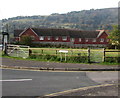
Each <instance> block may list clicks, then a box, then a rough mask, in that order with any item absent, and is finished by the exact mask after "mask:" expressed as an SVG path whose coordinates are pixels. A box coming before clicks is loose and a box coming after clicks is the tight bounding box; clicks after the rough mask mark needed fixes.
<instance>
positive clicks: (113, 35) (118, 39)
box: [109, 25, 120, 49]
mask: <svg viewBox="0 0 120 98" xmlns="http://www.w3.org/2000/svg"><path fill="white" fill-rule="evenodd" d="M109 39H110V44H111V45H113V46H115V47H117V48H119V49H120V27H119V26H118V25H114V26H113V30H112V31H111V32H110V35H109Z"/></svg>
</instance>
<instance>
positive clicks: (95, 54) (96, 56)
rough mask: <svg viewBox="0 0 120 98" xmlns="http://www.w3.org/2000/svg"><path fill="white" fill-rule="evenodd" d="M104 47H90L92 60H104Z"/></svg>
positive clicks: (95, 61) (98, 61) (96, 61)
mask: <svg viewBox="0 0 120 98" xmlns="http://www.w3.org/2000/svg"><path fill="white" fill-rule="evenodd" d="M103 57H104V48H98V49H90V62H93V63H100V62H103Z"/></svg>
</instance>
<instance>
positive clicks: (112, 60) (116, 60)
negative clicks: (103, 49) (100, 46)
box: [105, 57, 120, 63]
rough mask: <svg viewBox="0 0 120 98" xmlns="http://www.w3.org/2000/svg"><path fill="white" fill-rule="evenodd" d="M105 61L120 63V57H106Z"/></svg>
mask: <svg viewBox="0 0 120 98" xmlns="http://www.w3.org/2000/svg"><path fill="white" fill-rule="evenodd" d="M105 62H109V63H120V57H106V58H105Z"/></svg>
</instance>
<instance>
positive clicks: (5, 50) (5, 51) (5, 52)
mask: <svg viewBox="0 0 120 98" xmlns="http://www.w3.org/2000/svg"><path fill="white" fill-rule="evenodd" d="M4 47H5V49H4V54H5V55H7V43H5V46H4Z"/></svg>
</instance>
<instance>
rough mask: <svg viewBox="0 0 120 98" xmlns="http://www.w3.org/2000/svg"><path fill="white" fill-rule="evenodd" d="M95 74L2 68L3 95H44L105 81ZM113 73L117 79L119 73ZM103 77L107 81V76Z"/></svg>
mask: <svg viewBox="0 0 120 98" xmlns="http://www.w3.org/2000/svg"><path fill="white" fill-rule="evenodd" d="M95 74H96V73H92V72H45V71H26V70H10V69H2V80H1V81H2V96H44V95H47V94H51V93H56V92H60V91H65V90H70V89H76V88H81V87H88V86H94V85H99V84H101V83H103V81H102V82H101V81H100V82H98V81H99V80H98V79H97V78H98V77H96V75H95ZM113 75H114V76H113V77H116V78H114V80H115V79H117V74H116V73H115V74H113ZM99 76H100V73H99ZM102 76H103V73H102ZM108 76H109V75H108ZM106 77H107V76H106ZM102 79H103V80H104V81H106V80H105V78H102ZM95 80H96V81H95ZM108 80H109V79H108ZM111 80H112V74H111V79H110V81H111Z"/></svg>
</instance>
